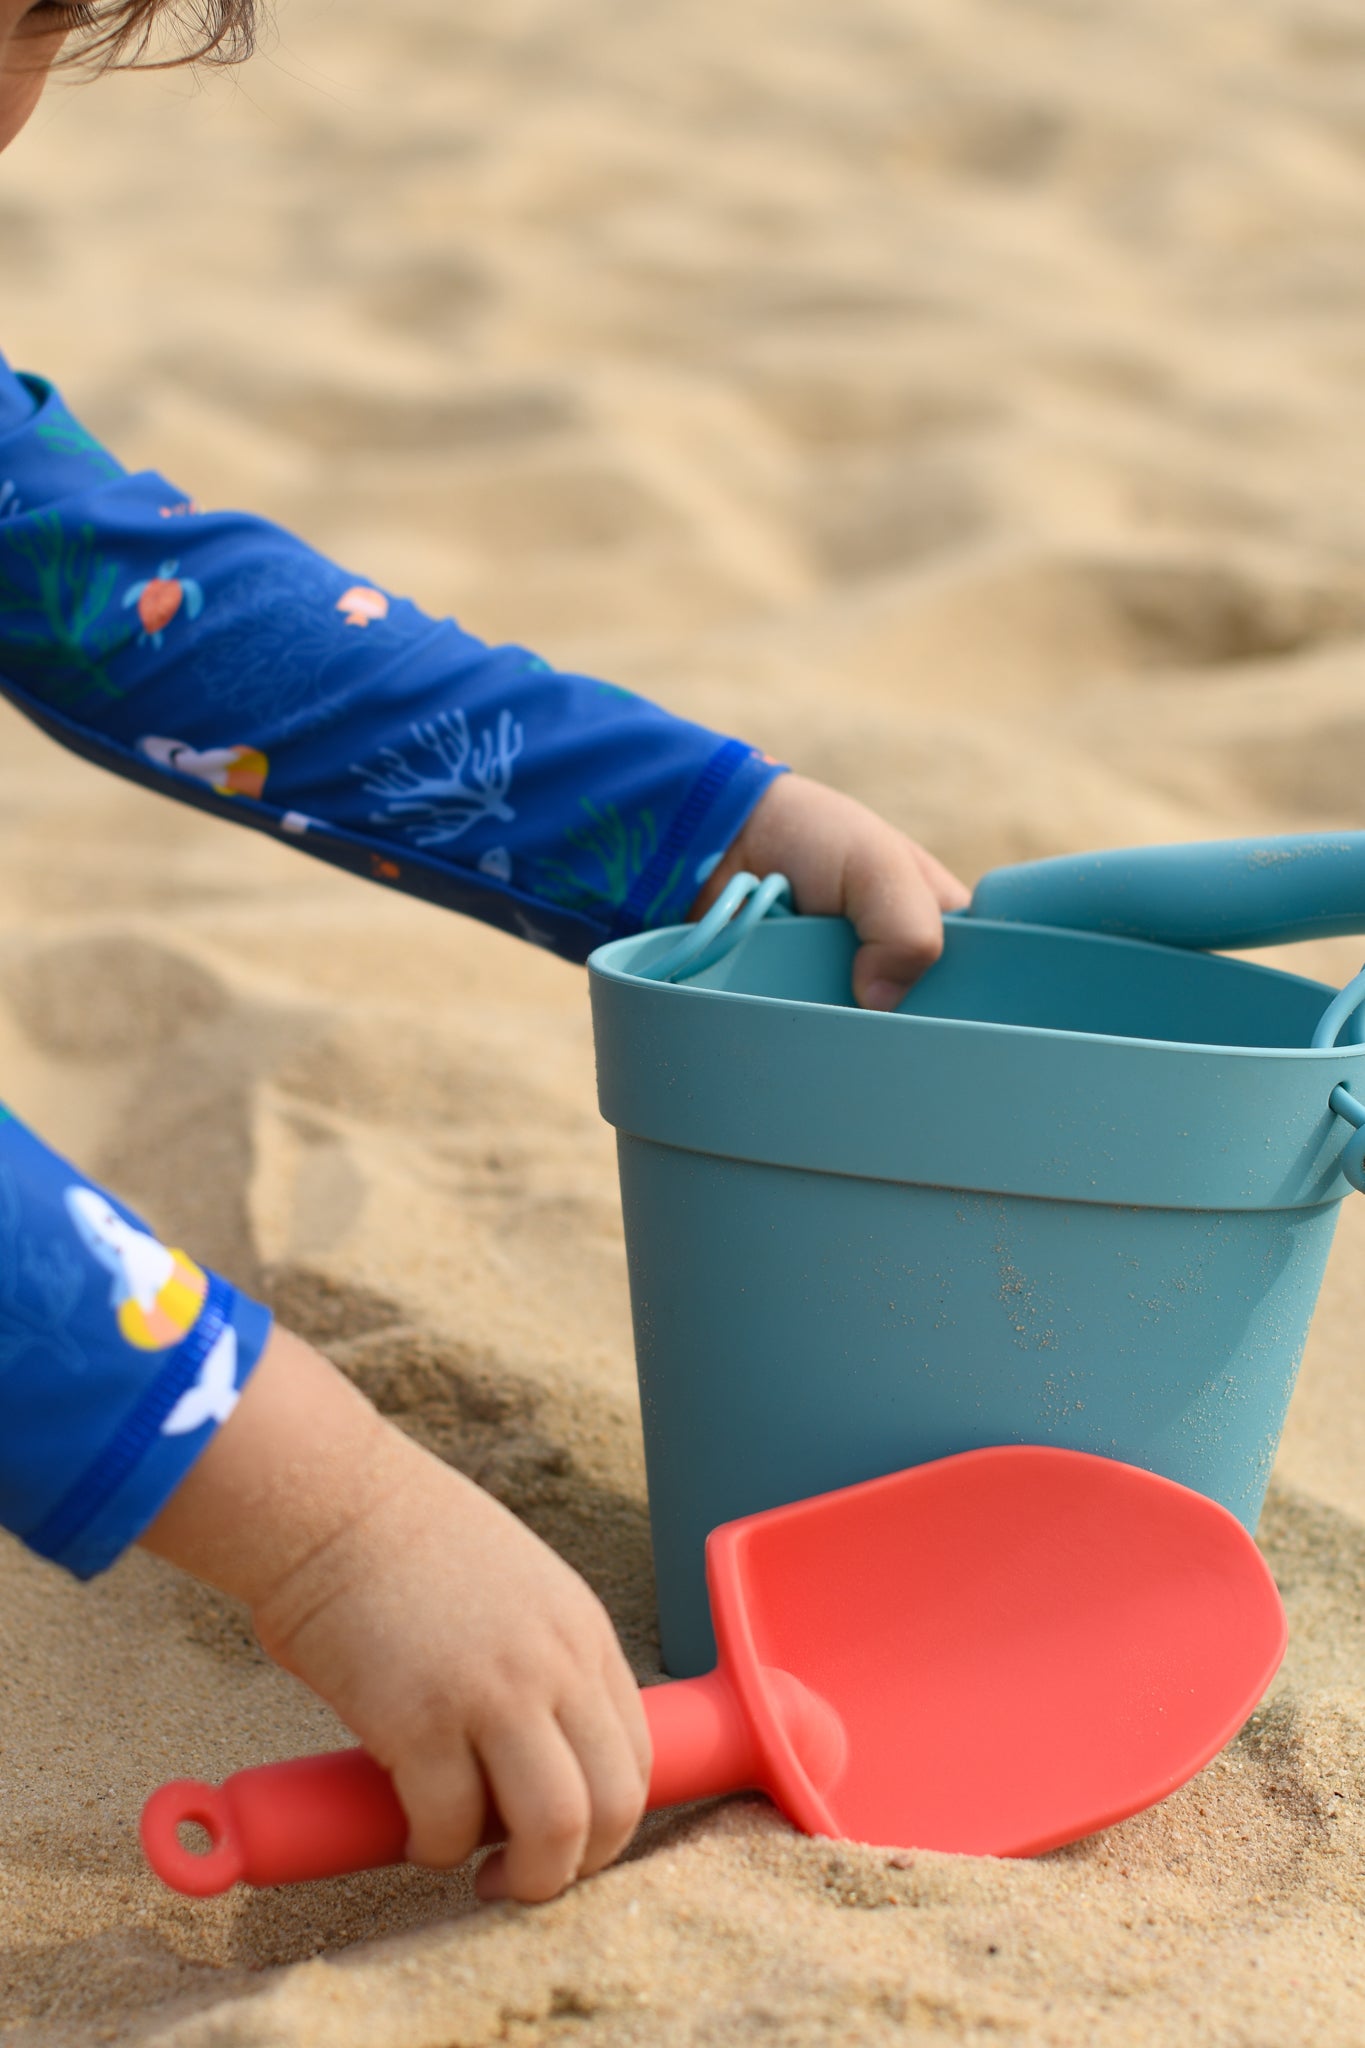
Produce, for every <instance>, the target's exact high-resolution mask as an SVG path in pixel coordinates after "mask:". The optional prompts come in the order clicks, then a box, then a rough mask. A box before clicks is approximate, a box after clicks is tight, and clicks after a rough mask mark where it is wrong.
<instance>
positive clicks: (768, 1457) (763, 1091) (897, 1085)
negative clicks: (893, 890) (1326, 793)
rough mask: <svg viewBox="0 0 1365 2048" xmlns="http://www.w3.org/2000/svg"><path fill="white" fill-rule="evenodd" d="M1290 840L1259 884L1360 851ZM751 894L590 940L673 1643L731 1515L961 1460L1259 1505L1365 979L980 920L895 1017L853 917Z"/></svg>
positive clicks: (681, 1663)
mask: <svg viewBox="0 0 1365 2048" xmlns="http://www.w3.org/2000/svg"><path fill="white" fill-rule="evenodd" d="M1346 837H1347V838H1350V835H1346ZM1299 844H1300V843H1299V842H1297V841H1290V842H1288V851H1287V852H1285V853H1284V858H1283V859H1280V851H1281V850H1282V849H1281V843H1280V842H1274V841H1271V842H1265V843H1258V846H1257V849H1256V851H1255V855H1254V865H1253V868H1252V873H1253V875H1254V876H1260V877H1262V878H1268V879H1267V880H1266V886H1267V887H1271V886H1272V885H1273V886H1279V884H1278V883H1277V881H1276V878H1277V877H1278V876H1280V875H1281V873H1282V871H1292V872H1293V873H1294V874H1296V875H1300V876H1301V877H1310V876H1315V875H1316V876H1322V875H1327V874H1329V873H1337V872H1338V871H1337V869H1336V868H1335V867H1334V866H1333V862H1332V859H1331V858H1329V856H1328V855H1327V854H1323V855H1322V856H1321V857H1318V856H1316V855H1309V854H1307V853H1303V852H1301V851H1300V850H1299ZM1314 844H1315V845H1316V844H1317V842H1314ZM1333 844H1335V841H1334V842H1333ZM1361 847H1362V848H1363V849H1365V835H1362V836H1361ZM1158 851H1161V850H1158ZM1174 851H1175V852H1180V853H1182V857H1183V853H1185V852H1189V851H1190V850H1189V849H1185V850H1181V849H1175V850H1174ZM1194 851H1196V852H1199V853H1200V854H1201V855H1203V854H1206V853H1207V854H1208V855H1209V857H1210V859H1214V856H1215V855H1216V856H1218V858H1219V859H1221V858H1222V855H1221V852H1220V850H1219V849H1195V850H1194ZM1097 858H1098V859H1100V860H1101V861H1105V860H1108V859H1109V858H1110V857H1109V856H1098V857H1097ZM1236 858H1237V859H1238V860H1241V861H1242V863H1243V866H1245V864H1246V861H1247V860H1249V859H1252V856H1250V855H1247V854H1246V853H1245V851H1243V852H1242V853H1240V854H1238V855H1237V856H1236ZM1343 858H1344V857H1343ZM1356 858H1357V860H1358V862H1359V864H1360V865H1359V867H1358V869H1357V872H1358V873H1359V874H1360V875H1361V876H1363V877H1365V850H1362V851H1359V852H1358V853H1357V855H1356ZM1040 865H1041V868H1043V869H1046V868H1048V867H1049V866H1050V865H1051V864H1049V863H1042V864H1040ZM1079 865H1085V863H1080V864H1079ZM1214 865H1215V866H1217V865H1218V860H1214ZM1183 871H1184V870H1183V869H1182V872H1183ZM1038 872H1039V871H1037V870H1027V869H1025V870H1016V871H1002V872H1001V873H1000V874H999V875H997V876H994V877H991V878H989V881H990V883H991V885H992V889H994V888H995V887H996V886H997V885H998V887H999V888H1000V889H1001V890H1002V891H1004V890H1006V889H1007V888H1008V889H1009V890H1011V891H1013V890H1014V889H1015V886H1016V884H1017V885H1018V888H1019V889H1020V890H1022V889H1023V885H1024V882H1025V881H1026V880H1027V879H1028V877H1029V876H1030V874H1033V875H1034V876H1035V878H1036V876H1037V873H1038ZM1342 872H1343V873H1344V870H1343V871H1342ZM764 886H765V888H766V889H768V890H769V892H770V895H771V894H773V884H772V882H771V880H770V882H769V883H768V884H765V885H764ZM746 887H747V889H748V890H750V891H751V892H753V893H752V897H751V899H750V900H751V903H756V902H757V901H758V895H757V887H756V885H755V884H754V882H753V880H752V878H743V877H735V878H734V880H733V881H732V882H731V883H730V885H729V888H728V891H727V894H728V895H729V896H730V913H731V914H733V913H734V911H735V910H736V908H737V907H738V906H739V905H740V904H741V903H742V902H743V900H744V893H743V892H744V889H745V888H746ZM983 887H984V885H983ZM1215 893H1216V892H1215ZM985 900H986V901H988V902H993V901H995V900H996V898H995V896H994V895H993V894H989V893H988V894H987V896H986V898H985ZM1357 900H1359V901H1362V902H1365V892H1362V895H1361V896H1360V897H1359V898H1358V899H1357ZM1054 901H1055V896H1054V895H1053V894H1049V895H1048V897H1047V900H1046V901H1044V900H1042V898H1039V899H1038V900H1037V901H1036V902H1035V901H1034V900H1033V899H1030V900H1029V906H1028V907H1029V914H1037V915H1043V914H1048V913H1049V912H1050V910H1051V907H1052V904H1053V902H1054ZM1023 907H1024V898H1023V896H1022V895H1019V896H1017V897H1016V896H1011V914H1012V915H1013V914H1014V913H1015V912H1016V911H1022V909H1023ZM1245 907H1246V906H1245V905H1244V906H1243V908H1244V909H1245ZM779 908H780V899H778V898H775V899H774V901H773V909H774V910H777V909H779ZM1302 909H1303V905H1302V903H1300V910H1302ZM715 910H716V911H717V912H718V911H719V910H720V905H719V903H718V904H717V906H715ZM743 914H744V913H743V910H742V909H741V910H740V913H739V915H738V916H736V917H735V918H734V923H733V924H732V926H731V927H730V931H731V933H732V934H733V937H732V942H731V943H730V944H729V946H728V948H727V947H726V945H725V944H724V938H725V934H723V933H721V932H720V931H714V932H712V933H706V932H705V931H704V930H703V926H704V924H705V920H703V921H702V923H699V924H698V925H696V926H689V927H685V928H681V929H670V930H665V931H658V932H648V933H644V934H641V935H640V936H638V937H635V938H628V939H617V940H614V941H613V942H612V943H611V944H610V945H607V946H603V947H601V948H599V950H598V951H597V952H596V953H595V954H594V955H593V957H592V960H591V961H590V963H589V968H590V982H591V992H592V1003H593V1028H594V1036H595V1039H596V1046H597V1083H598V1099H599V1101H600V1104H601V1108H602V1113H603V1115H604V1116H605V1117H606V1119H607V1121H608V1122H609V1123H611V1124H613V1125H614V1126H615V1127H616V1132H617V1146H618V1156H619V1161H620V1170H621V1197H622V1210H623V1214H624V1219H625V1232H626V1254H627V1260H628V1265H629V1272H630V1290H631V1307H632V1312H633V1316H634V1323H635V1352H636V1362H637V1365H638V1369H639V1375H640V1390H641V1407H642V1414H643V1423H644V1434H645V1453H646V1460H647V1464H648V1471H649V1501H650V1518H651V1523H652V1527H653V1535H654V1558H655V1571H656V1580H657V1585H658V1597H659V1617H660V1627H661V1634H662V1640H663V1653H664V1662H665V1666H666V1668H667V1669H668V1670H669V1671H670V1672H672V1673H674V1674H675V1675H677V1676H680V1677H685V1676H689V1675H690V1674H692V1673H694V1672H698V1671H705V1670H706V1669H707V1668H708V1667H709V1665H710V1664H711V1662H712V1660H713V1658H714V1655H715V1650H714V1644H713V1638H712V1631H711V1624H710V1616H709V1612H708V1607H707V1600H706V1585H705V1577H704V1571H703V1561H702V1560H703V1550H704V1545H705V1541H706V1536H707V1532H708V1531H709V1530H711V1529H713V1528H715V1527H716V1526H717V1524H719V1523H722V1522H727V1521H732V1520H734V1519H735V1518H736V1517H737V1516H741V1515H748V1514H752V1513H755V1512H757V1511H759V1510H760V1509H763V1508H768V1507H773V1506H776V1505H777V1504H778V1503H780V1502H782V1501H791V1500H800V1499H802V1498H804V1497H806V1496H808V1495H811V1494H815V1493H819V1492H823V1491H824V1490H826V1489H828V1488H830V1487H836V1486H845V1485H850V1484H853V1483H855V1482H856V1481H858V1480H861V1479H869V1478H872V1477H873V1476H875V1475H876V1474H878V1473H882V1472H890V1471H895V1470H897V1469H900V1468H902V1467H904V1466H907V1465H912V1464H917V1463H920V1462H922V1461H924V1460H927V1459H931V1458H939V1457H944V1456H946V1455H948V1454H949V1453H952V1452H954V1451H963V1450H969V1449H972V1448H974V1447H976V1446H980V1445H989V1444H1002V1443H1033V1444H1038V1443H1053V1444H1057V1445H1062V1446H1068V1447H1070V1448H1072V1449H1075V1450H1083V1451H1094V1452H1098V1453H1102V1454H1104V1455H1106V1456H1110V1457H1115V1458H1121V1459H1124V1460H1125V1461H1126V1462H1128V1463H1129V1464H1133V1465H1141V1466H1145V1467H1147V1468H1149V1469H1150V1470H1152V1471H1157V1472H1161V1473H1163V1474H1165V1475H1166V1476H1167V1477H1168V1478H1172V1479H1176V1480H1179V1481H1180V1482H1181V1484H1183V1485H1186V1486H1192V1487H1195V1488H1196V1489H1197V1490H1198V1491H1200V1492H1201V1493H1207V1494H1210V1495H1211V1496H1212V1497H1213V1498H1214V1499H1216V1500H1220V1501H1221V1502H1222V1503H1223V1505H1224V1506H1225V1507H1227V1508H1229V1509H1231V1511H1232V1512H1233V1513H1234V1514H1235V1515H1237V1516H1238V1517H1239V1518H1240V1519H1241V1520H1242V1521H1243V1522H1244V1523H1245V1525H1246V1526H1247V1527H1248V1528H1249V1529H1252V1528H1254V1527H1255V1525H1256V1520H1257V1516H1258V1515H1259V1513H1260V1508H1261V1500H1262V1497H1263V1495H1264V1492H1265V1486H1266V1482H1267V1480H1268V1478H1269V1476H1270V1468H1271V1465H1272V1463H1273V1461H1274V1456H1275V1450H1276V1447H1277V1444H1278V1442H1279V1435H1280V1429H1281V1426H1282V1424H1283V1421H1284V1415H1285V1409H1286V1407H1287V1405H1288V1401H1289V1397H1290V1393H1291V1391H1292V1389H1293V1385H1294V1379H1295V1375H1296V1373H1297V1371H1298V1364H1299V1359H1300V1356H1301V1354H1302V1350H1303V1344H1304V1339H1305V1336H1306V1334H1307V1329H1308V1324H1309V1320H1310V1318H1311V1315H1312V1312H1313V1307H1314V1304H1315V1302H1316V1299H1317V1293H1318V1287H1319V1283H1320V1281H1321V1277H1322V1270H1323V1266H1324V1264H1325V1261H1326V1258H1327V1253H1328V1249H1329V1246H1330V1244H1331V1240H1332V1233H1333V1230H1334V1227H1335V1222H1336V1215H1337V1209H1338V1206H1339V1204H1340V1202H1341V1200H1342V1199H1343V1197H1344V1196H1345V1195H1347V1194H1348V1193H1349V1192H1350V1189H1351V1187H1352V1186H1353V1185H1365V1048H1363V1047H1362V1046H1361V1045H1360V1044H1359V1043H1358V1042H1357V1041H1356V1038H1355V1035H1354V1034H1355V1032H1356V1025H1357V1018H1356V1017H1355V1016H1353V1015H1352V1011H1353V1009H1354V1008H1355V1006H1356V1005H1358V1004H1359V1003H1360V1001H1361V999H1362V995H1365V982H1357V983H1355V984H1353V985H1352V987H1351V989H1350V990H1349V991H1348V992H1345V993H1343V994H1342V995H1341V996H1338V995H1337V992H1336V991H1334V990H1333V989H1331V988H1328V987H1326V986H1324V985H1323V984H1322V983H1320V982H1313V981H1307V980H1304V979H1303V978H1301V977H1299V976H1296V975H1290V974H1283V973H1280V972H1278V971H1276V970H1273V969H1271V968H1267V967H1262V966H1257V965H1252V964H1251V963H1249V962H1247V961H1243V960H1231V959H1227V958H1223V957H1219V956H1215V955H1212V954H1208V953H1202V952H1198V951H1194V950H1190V949H1189V947H1187V946H1185V945H1182V946H1180V947H1176V946H1170V945H1153V944H1148V943H1143V942H1140V941H1137V940H1134V939H1129V938H1116V937H1111V936H1108V935H1104V934H1101V933H1097V932H1092V931H1086V930H1060V929H1055V928H1045V927H1043V926H1041V925H1038V924H1020V923H1015V922H1001V921H996V920H995V919H993V918H989V917H984V916H977V915H971V916H961V917H950V918H948V919H947V920H946V923H945V946H944V952H943V957H942V959H941V960H940V961H939V962H938V964H937V965H936V966H935V967H933V968H932V969H931V970H930V971H929V973H927V974H926V975H925V976H924V977H923V978H922V980H920V981H919V982H917V983H916V985H915V987H914V988H913V989H912V990H911V991H910V994H909V996H908V997H907V998H906V1000H905V1001H904V1002H903V1003H902V1005H901V1007H900V1009H899V1011H898V1012H897V1013H896V1014H895V1015H894V1016H884V1015H874V1014H871V1013H870V1012H868V1011H865V1010H859V1009H857V1008H856V1007H855V1006H854V1003H853V998H852V992H851V988H850V973H851V966H852V960H853V954H854V950H855V946H856V940H855V938H854V934H853V932H852V930H851V929H850V927H849V926H848V925H847V924H846V923H845V922H844V921H843V920H842V919H838V918H819V917H793V916H781V915H769V916H768V917H766V918H764V919H763V920H762V921H761V922H756V923H753V924H751V925H750V926H749V928H747V929H743V928H742V924H741V920H742V918H743ZM1343 914H1346V913H1344V912H1343ZM709 915H714V913H710V914H709ZM1263 915H1264V916H1265V917H1266V919H1267V924H1268V926H1270V925H1275V924H1276V921H1277V920H1280V921H1281V922H1280V925H1279V926H1278V927H1277V928H1282V915H1283V916H1288V915H1289V913H1288V911H1287V910H1285V909H1284V906H1283V905H1282V906H1281V910H1279V911H1276V913H1275V917H1274V918H1272V917H1271V915H1270V911H1269V910H1265V911H1264V912H1263ZM1202 929H1203V931H1204V932H1205V934H1206V935H1207V932H1208V926H1207V924H1206V925H1205V926H1204V927H1202ZM1261 935H1262V936H1264V933H1262V934H1261ZM1217 936H1218V937H1219V939H1220V940H1221V941H1222V942H1227V940H1228V937H1229V934H1228V932H1227V931H1221V932H1219V933H1218V934H1217ZM674 976H676V977H677V979H676V980H674ZM1339 1041H1341V1042H1339Z"/></svg>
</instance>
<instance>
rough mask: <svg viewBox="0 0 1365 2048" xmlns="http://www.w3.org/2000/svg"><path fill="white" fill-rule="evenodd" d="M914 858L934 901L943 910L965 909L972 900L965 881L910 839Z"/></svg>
mask: <svg viewBox="0 0 1365 2048" xmlns="http://www.w3.org/2000/svg"><path fill="white" fill-rule="evenodd" d="M911 845H912V846H914V850H915V858H916V859H917V860H918V862H919V864H920V867H921V868H922V869H923V871H924V878H925V880H926V881H927V882H928V884H929V887H930V888H931V889H932V890H933V892H934V896H935V899H936V901H937V902H938V904H939V906H940V908H941V909H943V910H965V909H966V908H967V905H968V904H969V903H970V902H971V900H972V892H971V890H970V889H969V888H968V887H967V885H966V883H965V882H960V881H959V880H958V878H957V876H956V875H955V874H954V873H953V871H952V869H951V868H945V867H944V865H943V862H942V861H941V860H936V859H935V858H934V856H933V854H932V853H930V852H929V850H928V848H927V847H924V846H917V845H915V842H914V841H913V840H912V841H911Z"/></svg>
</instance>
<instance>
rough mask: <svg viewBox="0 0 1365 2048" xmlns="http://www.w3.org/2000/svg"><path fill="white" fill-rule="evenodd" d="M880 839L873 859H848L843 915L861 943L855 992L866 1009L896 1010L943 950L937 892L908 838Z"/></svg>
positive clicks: (855, 966)
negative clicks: (906, 993) (893, 840)
mask: <svg viewBox="0 0 1365 2048" xmlns="http://www.w3.org/2000/svg"><path fill="white" fill-rule="evenodd" d="M895 839H896V841H897V842H898V843H894V844H893V843H883V844H882V845H881V846H880V847H878V848H877V849H876V857H875V858H874V859H872V860H871V861H851V862H850V863H849V867H848V870H847V873H846V878H845V898H844V914H845V916H846V917H847V918H849V920H850V921H851V923H852V925H853V928H854V930H855V931H856V932H857V934H858V937H859V938H860V939H861V941H862V944H861V946H860V947H859V949H858V952H857V953H856V954H855V956H854V960H853V993H854V996H855V998H856V1000H857V1001H858V1002H859V1003H860V1004H861V1005H862V1007H863V1008H864V1009H865V1010H894V1009H895V1007H896V1005H897V1003H898V1002H900V1000H901V998H902V997H903V996H904V994H905V992H906V990H907V989H908V988H909V987H910V986H911V984H912V983H913V982H915V981H918V979H919V977H920V975H921V974H923V973H924V971H925V969H926V968H928V967H932V966H933V964H934V962H935V960H937V959H938V956H939V954H940V953H941V952H942V951H943V916H942V912H941V910H940V908H939V902H938V897H937V894H936V893H935V890H934V889H933V888H932V887H931V886H930V882H929V878H928V877H927V876H926V874H925V872H924V870H923V868H922V867H921V866H920V864H919V862H918V860H916V858H915V849H914V848H913V847H912V846H911V843H910V841H909V840H908V839H900V838H899V835H895Z"/></svg>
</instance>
